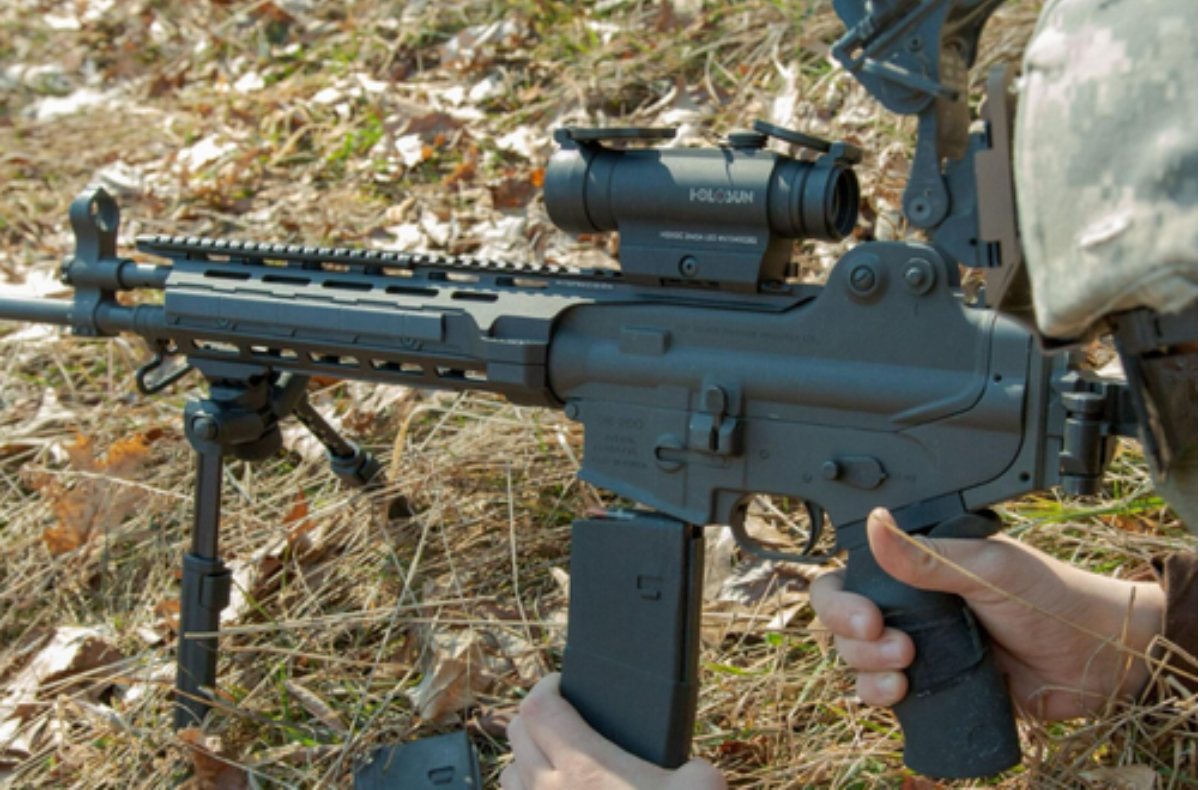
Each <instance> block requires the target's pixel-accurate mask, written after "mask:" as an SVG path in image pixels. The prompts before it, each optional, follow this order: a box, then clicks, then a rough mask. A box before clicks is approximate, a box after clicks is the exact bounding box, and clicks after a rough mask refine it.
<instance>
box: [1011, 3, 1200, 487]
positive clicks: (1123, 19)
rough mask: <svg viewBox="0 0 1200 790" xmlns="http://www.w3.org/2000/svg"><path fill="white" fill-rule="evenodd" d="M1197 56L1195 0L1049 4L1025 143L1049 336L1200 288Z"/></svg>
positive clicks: (1023, 209)
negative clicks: (1199, 266) (1199, 259)
mask: <svg viewBox="0 0 1200 790" xmlns="http://www.w3.org/2000/svg"><path fill="white" fill-rule="evenodd" d="M1196 67H1197V51H1196V2H1195V0H1049V1H1048V2H1047V5H1046V7H1045V9H1044V10H1043V12H1042V16H1041V20H1040V21H1039V24H1038V29H1037V31H1036V33H1035V34H1034V37H1033V39H1032V40H1031V41H1030V44H1029V47H1028V49H1027V50H1026V55H1025V75H1024V78H1023V81H1024V84H1023V88H1022V92H1021V97H1020V103H1019V108H1018V116H1017V129H1016V140H1015V152H1014V155H1015V159H1016V162H1015V168H1016V182H1017V203H1018V210H1019V216H1020V223H1021V233H1022V246H1023V247H1024V250H1025V256H1026V261H1027V265H1028V267H1029V274H1030V278H1031V280H1032V283H1033V290H1034V297H1035V298H1034V302H1035V308H1036V312H1037V320H1038V324H1039V328H1040V329H1041V331H1042V333H1043V334H1046V335H1048V336H1051V337H1056V338H1063V339H1075V338H1079V337H1082V336H1085V335H1087V334H1088V333H1089V332H1090V331H1092V330H1093V329H1097V328H1098V326H1097V324H1098V323H1099V322H1100V321H1101V319H1102V318H1103V317H1104V316H1105V315H1106V314H1108V313H1112V312H1120V311H1122V310H1129V309H1133V308H1135V307H1149V308H1151V309H1153V310H1155V311H1157V312H1160V313H1162V312H1173V311H1177V310H1180V309H1182V308H1184V307H1187V306H1188V305H1189V304H1190V303H1192V302H1194V301H1195V300H1196V245H1197V232H1196V227H1197V216H1196V183H1197V182H1196V168H1197V158H1196V113H1197V103H1196ZM1193 506H1194V503H1193Z"/></svg>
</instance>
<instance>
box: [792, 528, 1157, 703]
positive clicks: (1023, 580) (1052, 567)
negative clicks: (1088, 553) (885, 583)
mask: <svg viewBox="0 0 1200 790" xmlns="http://www.w3.org/2000/svg"><path fill="white" fill-rule="evenodd" d="M867 536H868V539H869V541H870V544H871V552H872V554H874V555H875V559H876V560H877V561H878V563H879V565H880V567H882V568H883V570H884V571H886V572H887V573H888V574H890V575H891V576H893V577H895V578H896V579H898V580H899V581H902V582H904V583H905V584H908V585H910V586H912V587H917V588H919V589H924V590H937V591H941V592H948V593H954V594H956V595H960V596H962V597H963V599H964V600H966V602H967V604H968V605H969V606H970V607H971V610H972V611H973V612H974V614H975V616H976V618H977V619H978V620H979V622H980V623H982V625H983V626H984V628H986V629H987V631H988V633H989V634H990V635H991V638H992V649H993V652H994V654H995V657H996V663H997V665H998V666H999V668H1000V671H1001V672H1002V673H1004V674H1006V675H1008V677H1009V683H1010V688H1011V691H1012V694H1013V698H1014V699H1015V701H1016V702H1017V703H1018V704H1019V705H1020V706H1021V707H1022V708H1023V709H1024V710H1025V711H1027V712H1028V713H1029V714H1030V715H1032V716H1035V717H1037V718H1041V719H1043V720H1046V721H1059V720H1062V719H1068V718H1075V717H1078V716H1081V715H1085V714H1088V713H1093V712H1097V711H1098V710H1100V709H1101V708H1102V707H1103V706H1104V704H1105V703H1106V701H1107V700H1109V699H1110V698H1111V697H1113V696H1127V695H1133V694H1136V693H1137V692H1138V691H1140V690H1141V689H1142V688H1143V687H1144V686H1145V684H1146V682H1147V681H1148V679H1149V673H1150V669H1149V666H1148V665H1147V663H1146V661H1145V660H1143V659H1142V658H1138V657H1136V656H1138V655H1144V654H1145V653H1146V651H1147V649H1148V648H1149V647H1150V644H1151V642H1152V641H1153V640H1154V638H1155V637H1156V636H1157V635H1158V634H1159V633H1160V632H1161V630H1162V623H1163V610H1164V608H1165V605H1166V604H1165V599H1164V596H1163V592H1162V590H1161V589H1160V588H1159V586H1158V585H1157V584H1152V583H1135V582H1128V581H1122V580H1120V579H1113V578H1109V577H1105V576H1098V575H1096V574H1093V573H1089V572H1087V571H1085V570H1082V569H1080V568H1076V567H1074V566H1072V565H1068V564H1067V563H1064V562H1060V561H1058V560H1055V559H1053V558H1051V557H1048V556H1046V555H1045V554H1042V553H1041V552H1039V551H1037V550H1035V549H1032V548H1029V547H1028V546H1025V545H1023V544H1021V543H1019V542H1017V541H1014V540H1011V539H1009V538H1006V537H1004V536H996V537H993V538H988V539H986V540H975V539H970V540H968V539H949V538H937V539H929V538H923V537H917V538H916V539H915V540H916V541H918V542H920V543H923V544H924V545H925V546H926V547H927V548H928V549H929V551H923V550H922V549H921V548H920V547H919V546H916V545H913V544H912V543H910V542H909V541H908V540H906V539H905V536H903V535H902V534H901V533H900V532H899V528H898V527H897V526H896V524H895V521H894V520H893V519H892V517H891V514H889V513H888V512H887V511H885V510H876V511H874V512H872V513H871V515H870V517H869V518H868V520H867ZM943 559H945V560H949V561H950V563H953V565H957V566H959V568H962V569H964V570H966V571H968V572H969V573H970V574H971V575H967V574H964V573H963V572H962V571H960V570H959V569H958V568H955V567H953V565H951V564H948V563H946V562H943V561H942V560H943ZM843 576H844V573H843V572H842V571H836V572H833V573H827V574H825V575H824V576H821V577H820V578H819V579H817V581H816V582H814V583H813V587H812V605H813V608H814V609H815V610H816V612H817V615H818V617H820V619H821V622H823V623H824V624H825V625H826V626H827V627H828V628H829V630H830V631H831V632H833V634H834V641H835V644H836V645H837V649H838V652H839V653H840V654H841V656H842V658H843V659H844V660H845V661H846V663H847V664H849V665H850V666H851V667H852V668H854V669H856V670H858V673H859V674H858V694H859V696H860V697H861V698H862V700H863V701H864V702H866V703H867V704H869V705H894V704H896V703H897V702H899V701H900V700H901V699H903V698H904V695H905V694H906V693H907V691H908V679H907V678H906V677H905V675H904V673H903V671H902V670H903V669H904V668H905V667H907V666H908V665H909V664H910V663H912V660H913V651H914V648H913V643H912V640H911V639H910V638H909V637H908V635H907V634H905V633H903V632H901V631H898V630H896V629H894V628H888V627H887V626H886V625H885V624H884V621H883V615H882V613H881V612H880V611H879V608H878V607H877V606H876V605H875V604H874V603H872V602H871V601H870V600H869V599H867V598H865V597H863V596H861V595H856V594H854V593H850V592H847V591H846V590H844V589H843ZM985 582H986V583H985ZM1122 635H1124V644H1125V647H1126V648H1127V649H1125V650H1122V649H1120V648H1119V647H1117V646H1115V645H1114V644H1113V642H1117V643H1119V642H1120V641H1121V639H1122ZM1110 640H1111V641H1110Z"/></svg>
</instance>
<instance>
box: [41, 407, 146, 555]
mask: <svg viewBox="0 0 1200 790" xmlns="http://www.w3.org/2000/svg"><path fill="white" fill-rule="evenodd" d="M162 436H163V431H162V430H161V429H157V428H155V429H151V430H149V431H146V432H144V433H139V434H136V435H134V436H131V437H129V438H127V439H122V440H120V441H118V442H117V443H115V444H113V445H112V446H111V447H110V448H109V449H108V452H107V453H105V454H104V457H103V458H101V457H100V455H99V454H98V452H97V450H96V448H95V446H94V444H93V442H92V440H91V439H90V438H89V437H87V436H84V435H83V434H79V435H78V436H77V437H76V439H75V442H74V443H73V444H71V445H69V446H68V447H67V448H66V452H67V458H68V462H69V465H70V468H71V472H74V473H75V474H74V475H65V476H58V475H51V474H50V473H46V472H40V473H32V474H29V475H28V476H27V481H28V483H29V485H30V486H31V487H33V488H34V489H35V490H36V491H37V492H38V493H39V494H41V495H42V497H43V498H44V499H45V500H46V501H47V504H48V505H49V506H50V510H51V512H52V513H53V514H54V518H55V521H56V522H57V524H56V526H53V527H49V528H47V529H46V530H45V531H44V532H43V533H42V540H43V542H44V543H45V544H46V548H47V549H49V550H50V553H51V554H53V555H54V556H56V557H57V556H61V555H64V554H68V553H70V552H72V551H75V550H76V549H79V548H81V547H83V546H85V545H86V544H87V543H88V542H89V541H90V540H91V538H92V537H93V536H94V535H96V534H98V533H100V532H102V531H104V530H105V529H108V528H110V527H112V526H114V525H117V524H120V523H121V522H122V521H123V520H124V519H125V518H126V517H127V516H129V515H130V514H131V513H133V512H134V510H135V508H137V507H138V506H139V505H141V504H142V503H143V502H144V501H145V500H146V498H147V496H148V494H147V491H146V489H145V488H143V487H140V486H137V485H123V484H122V482H136V480H137V476H138V473H139V472H140V471H141V470H142V469H143V467H145V465H146V464H147V463H148V462H149V460H150V448H151V445H153V444H154V442H155V441H157V440H158V439H160V438H161V437H162ZM71 477H75V478H76V479H75V481H74V485H70V483H69V482H67V481H68V480H69V479H70V478H71Z"/></svg>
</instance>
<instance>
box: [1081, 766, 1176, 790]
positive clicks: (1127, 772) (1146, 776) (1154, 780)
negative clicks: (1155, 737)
mask: <svg viewBox="0 0 1200 790" xmlns="http://www.w3.org/2000/svg"><path fill="white" fill-rule="evenodd" d="M1079 775H1080V777H1082V778H1083V780H1084V781H1086V782H1087V783H1088V784H1089V785H1090V786H1091V787H1095V788H1103V789H1104V790H1157V788H1158V786H1159V782H1158V774H1156V773H1155V772H1154V769H1153V768H1151V767H1150V766H1148V765H1119V766H1105V767H1102V768H1093V769H1091V770H1088V771H1083V772H1081V773H1080V774H1079Z"/></svg>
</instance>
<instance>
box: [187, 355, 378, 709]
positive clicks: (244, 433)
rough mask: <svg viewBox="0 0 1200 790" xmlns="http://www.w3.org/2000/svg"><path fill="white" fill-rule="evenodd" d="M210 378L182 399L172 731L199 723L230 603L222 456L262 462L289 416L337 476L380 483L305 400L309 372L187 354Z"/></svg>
mask: <svg viewBox="0 0 1200 790" xmlns="http://www.w3.org/2000/svg"><path fill="white" fill-rule="evenodd" d="M192 364H193V365H194V366H195V368H196V369H197V370H199V371H200V372H201V373H202V374H203V375H204V376H205V378H206V379H208V382H209V394H208V397H207V398H205V399H203V400H189V401H188V403H187V407H186V409H185V410H184V432H185V434H186V435H187V438H188V442H190V443H191V445H192V448H193V449H194V450H195V451H196V485H195V489H194V495H193V496H194V500H193V505H192V513H193V521H192V550H191V551H190V552H188V553H187V554H185V555H184V557H183V591H182V600H181V604H180V610H181V612H180V625H179V648H178V673H177V675H176V680H175V699H176V708H175V729H176V730H181V729H184V728H185V727H191V726H198V725H199V724H200V723H201V722H203V720H204V716H205V714H206V713H208V710H209V707H210V703H209V698H208V697H207V696H206V694H205V692H204V689H206V688H207V689H211V688H214V687H215V686H216V680H217V649H218V648H217V632H218V630H219V629H220V624H221V611H222V610H223V609H224V608H225V607H226V606H228V605H229V593H230V588H231V584H232V578H233V577H232V574H231V573H230V571H229V568H228V567H227V566H226V565H225V563H224V562H222V561H221V558H220V556H219V555H218V553H217V552H218V543H219V537H220V530H221V484H222V477H223V475H224V468H225V458H226V457H227V456H231V457H233V458H236V459H238V460H242V461H249V462H254V461H263V460H266V459H267V458H270V457H271V456H272V455H274V454H275V453H276V452H278V451H279V449H280V448H281V447H282V446H283V435H282V433H281V432H280V429H279V424H280V422H281V421H282V420H284V419H285V418H286V417H288V416H289V415H294V416H295V417H296V418H297V419H298V420H299V421H300V422H301V423H302V424H303V425H304V426H305V427H306V428H307V429H308V430H309V431H310V432H311V433H312V434H313V436H315V437H316V438H317V440H318V441H320V442H321V443H322V444H323V445H324V446H325V449H326V452H327V455H328V457H329V461H330V466H331V467H332V468H333V471H334V473H335V474H336V475H337V476H338V477H339V478H341V480H342V482H344V483H346V484H347V485H351V486H354V487H358V488H363V487H371V488H375V487H378V486H381V485H382V483H383V480H382V478H381V476H380V474H379V473H380V465H379V462H378V461H376V460H375V458H374V457H373V456H372V455H371V454H370V453H367V452H365V451H364V450H361V449H360V448H359V447H357V446H356V445H354V444H353V443H352V442H349V441H347V440H346V439H344V438H343V437H342V436H340V435H339V434H338V433H337V431H336V430H334V428H333V427H332V426H331V425H329V423H327V422H326V421H325V419H324V418H322V417H321V415H320V414H318V413H317V411H316V409H314V408H313V406H312V403H311V402H310V401H309V399H308V395H307V391H306V390H307V387H308V377H307V376H298V375H290V376H289V375H280V374H279V373H278V372H276V371H273V370H272V369H271V368H269V367H265V366H260V365H246V364H242V363H235V362H216V361H212V360H194V361H193V363H192Z"/></svg>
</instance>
